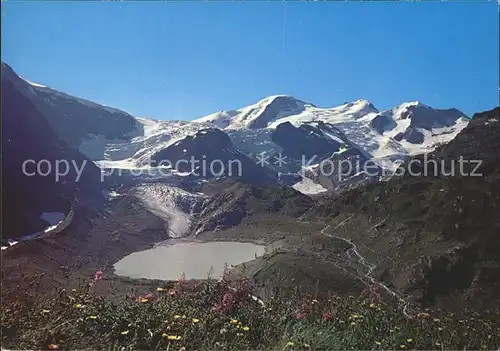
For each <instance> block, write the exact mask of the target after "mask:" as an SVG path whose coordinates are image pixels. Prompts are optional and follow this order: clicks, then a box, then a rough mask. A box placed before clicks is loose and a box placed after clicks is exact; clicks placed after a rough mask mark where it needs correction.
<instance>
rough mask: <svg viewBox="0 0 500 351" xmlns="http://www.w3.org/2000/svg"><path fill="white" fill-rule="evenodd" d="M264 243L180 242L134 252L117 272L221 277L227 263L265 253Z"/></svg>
mask: <svg viewBox="0 0 500 351" xmlns="http://www.w3.org/2000/svg"><path fill="white" fill-rule="evenodd" d="M264 251H265V250H264V246H262V245H255V244H252V243H242V242H234V241H215V242H189V243H187V242H180V243H175V244H173V245H165V246H158V247H155V248H153V249H149V250H145V251H139V252H134V253H132V254H130V255H128V256H125V257H124V258H122V259H121V260H120V261H118V262H116V263H115V265H114V269H115V274H116V275H119V276H125V277H129V278H135V279H139V278H145V279H161V280H176V279H177V278H179V277H180V276H182V274H185V277H186V279H206V278H207V276H208V272H209V271H210V270H211V277H212V278H219V277H221V276H222V273H223V272H224V265H225V264H227V265H229V266H231V265H233V266H235V265H237V264H240V263H243V262H248V261H251V260H253V259H255V257H258V256H262V255H263V254H264Z"/></svg>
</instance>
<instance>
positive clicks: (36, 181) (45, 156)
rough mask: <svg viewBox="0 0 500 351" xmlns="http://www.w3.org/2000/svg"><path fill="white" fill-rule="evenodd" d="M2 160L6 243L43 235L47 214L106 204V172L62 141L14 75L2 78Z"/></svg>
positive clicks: (3, 217)
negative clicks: (104, 181)
mask: <svg viewBox="0 0 500 351" xmlns="http://www.w3.org/2000/svg"><path fill="white" fill-rule="evenodd" d="M2 68H3V67H2ZM2 156H3V157H2V229H3V238H4V239H5V238H15V237H18V236H23V235H30V234H32V233H36V232H40V231H43V229H45V227H46V226H47V223H46V222H45V221H43V220H42V219H41V218H40V215H41V214H42V213H43V212H61V213H65V214H67V213H68V212H69V210H70V207H71V206H73V207H75V208H76V209H77V210H78V209H81V208H86V209H88V210H89V211H90V212H94V211H95V210H97V209H98V208H99V206H100V203H101V202H102V201H103V200H104V198H103V194H102V189H103V188H104V184H103V183H102V182H101V179H100V176H101V173H100V170H99V169H98V168H97V167H96V166H95V165H94V164H93V163H92V162H91V161H90V160H89V159H88V158H86V157H85V156H83V155H82V154H81V153H79V152H78V151H76V150H75V149H74V148H72V147H71V146H69V145H68V144H66V143H65V142H63V141H61V140H60V139H59V138H58V137H57V135H56V134H55V133H54V132H53V131H52V129H51V127H50V125H49V123H48V122H47V120H46V119H45V117H44V116H43V115H42V114H41V113H40V111H39V110H38V108H37V107H36V106H35V105H34V104H33V103H32V101H31V100H30V99H28V98H27V97H26V96H25V95H24V94H23V93H22V92H21V91H20V90H19V85H17V84H15V82H13V81H12V79H11V77H9V75H5V76H4V75H2ZM27 161H28V162H29V163H25V162H27ZM62 162H67V163H66V164H64V165H63V163H62ZM58 163H59V167H60V168H59V177H58V178H56V166H57V164H58ZM66 165H67V166H68V167H67V168H66ZM23 166H24V170H23ZM37 166H38V168H37ZM79 170H82V171H81V174H80V172H79Z"/></svg>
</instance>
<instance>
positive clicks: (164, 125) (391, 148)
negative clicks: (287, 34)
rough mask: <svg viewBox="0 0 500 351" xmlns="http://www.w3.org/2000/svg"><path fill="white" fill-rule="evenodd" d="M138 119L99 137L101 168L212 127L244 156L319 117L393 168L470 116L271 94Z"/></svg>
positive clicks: (141, 159) (125, 163)
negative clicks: (200, 112) (118, 134)
mask: <svg viewBox="0 0 500 351" xmlns="http://www.w3.org/2000/svg"><path fill="white" fill-rule="evenodd" d="M136 120H137V122H138V123H139V124H140V125H141V126H142V133H140V135H137V136H135V137H133V138H132V139H131V140H130V141H120V140H99V141H98V142H100V143H102V144H105V145H104V148H105V152H104V155H105V156H104V159H102V160H96V161H99V162H97V163H98V164H99V165H100V166H101V167H110V168H141V167H148V161H149V158H150V157H151V155H153V154H154V153H156V152H158V151H160V150H162V149H164V148H166V147H168V146H170V145H172V144H174V143H176V142H178V141H180V140H182V139H183V138H185V137H186V136H188V135H194V134H196V133H197V132H198V131H199V130H200V129H204V128H210V127H212V128H213V127H216V128H219V129H223V130H224V132H226V133H227V134H228V135H229V136H230V137H231V139H232V141H233V143H234V145H235V147H236V148H237V149H238V150H240V151H242V152H244V153H245V154H247V155H256V154H258V153H260V152H263V151H268V152H279V151H281V150H280V147H279V146H277V145H276V144H275V143H273V142H272V140H271V134H272V132H273V130H274V129H276V127H277V126H278V125H280V124H281V123H284V122H290V123H292V124H293V125H294V126H297V127H298V126H300V125H302V124H306V123H308V124H311V125H315V123H319V122H323V123H326V124H329V125H332V126H334V127H336V128H338V129H339V130H340V131H341V132H342V133H343V134H344V137H347V139H348V140H349V141H350V142H351V143H352V144H353V145H355V146H356V147H357V148H359V149H360V150H361V151H362V152H363V153H365V155H366V156H367V157H369V158H373V159H374V161H375V162H377V163H379V164H380V165H381V166H383V167H385V168H389V169H391V168H394V167H395V166H396V165H397V162H396V161H402V160H404V159H406V158H407V157H409V156H411V155H414V154H418V153H424V152H431V151H433V150H434V149H435V147H437V146H438V145H440V144H441V143H446V142H448V141H450V140H451V139H453V138H454V137H455V135H456V134H458V133H459V132H460V131H461V130H462V129H463V128H464V127H465V126H466V125H467V124H468V121H469V120H468V118H467V117H466V116H465V115H464V114H463V113H461V112H460V111H458V110H454V109H451V110H436V109H433V108H431V107H429V106H427V105H425V104H422V103H421V102H418V101H415V102H407V103H403V104H400V105H398V106H396V107H394V108H392V109H390V110H386V111H382V112H379V111H378V110H377V109H376V108H375V106H373V104H372V103H371V102H370V101H368V100H361V99H360V100H355V101H352V102H348V103H344V104H342V105H340V106H337V107H332V108H320V107H316V106H314V105H312V104H307V103H305V102H303V101H300V100H297V99H295V98H293V97H291V96H287V95H276V96H271V97H268V98H265V99H263V100H260V101H259V102H257V103H256V104H254V105H249V106H246V107H243V108H240V109H237V110H228V111H219V112H216V113H212V114H210V115H207V116H205V117H202V118H199V119H197V120H194V121H191V122H189V121H169V120H165V121H156V120H152V119H148V118H144V117H136ZM316 125H317V126H319V125H318V124H316ZM429 127H432V128H429ZM322 132H323V134H324V135H325V136H328V137H330V138H332V139H333V140H338V139H340V138H338V135H335V133H330V132H328V131H326V130H323V129H322ZM410 132H411V133H413V134H409V133H410ZM325 133H326V134H325ZM405 133H407V134H408V136H409V137H415V135H416V136H419V137H421V138H422V139H423V141H422V142H419V143H412V142H411V139H410V138H409V137H406V136H405ZM91 138H94V140H93V141H92V142H93V143H94V144H95V143H96V137H95V136H89V139H87V141H85V142H87V143H88V142H89V140H91ZM398 138H399V140H397V139H398ZM85 142H83V143H82V144H81V148H80V150H81V151H82V152H84V153H86V154H87V155H90V154H92V153H91V152H90V150H88V149H89V148H88V147H86V146H87V145H85ZM100 147H102V146H100ZM94 160H95V158H94Z"/></svg>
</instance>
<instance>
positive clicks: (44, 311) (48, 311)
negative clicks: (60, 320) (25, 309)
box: [42, 310, 50, 313]
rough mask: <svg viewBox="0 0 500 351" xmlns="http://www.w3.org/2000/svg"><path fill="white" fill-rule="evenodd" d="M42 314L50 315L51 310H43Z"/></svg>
mask: <svg viewBox="0 0 500 351" xmlns="http://www.w3.org/2000/svg"><path fill="white" fill-rule="evenodd" d="M42 313H50V310H42Z"/></svg>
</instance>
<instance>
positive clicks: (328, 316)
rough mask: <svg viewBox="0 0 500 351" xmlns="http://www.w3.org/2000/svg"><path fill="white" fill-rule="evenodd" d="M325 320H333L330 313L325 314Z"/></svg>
mask: <svg viewBox="0 0 500 351" xmlns="http://www.w3.org/2000/svg"><path fill="white" fill-rule="evenodd" d="M323 319H324V320H325V321H329V320H330V319H332V314H331V313H330V312H326V313H324V314H323Z"/></svg>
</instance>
